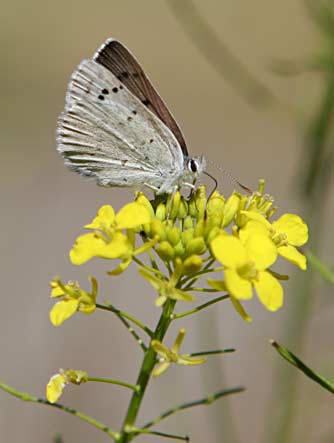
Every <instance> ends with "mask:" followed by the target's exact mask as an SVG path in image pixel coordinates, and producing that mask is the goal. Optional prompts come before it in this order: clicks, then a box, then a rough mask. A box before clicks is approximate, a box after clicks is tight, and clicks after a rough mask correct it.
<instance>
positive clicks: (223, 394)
mask: <svg viewBox="0 0 334 443" xmlns="http://www.w3.org/2000/svg"><path fill="white" fill-rule="evenodd" d="M244 390H245V388H243V387H237V388H232V389H224V390H222V391H218V392H216V393H214V394H213V395H211V396H210V397H205V398H201V399H200V400H195V401H191V402H189V403H182V404H181V405H179V406H176V407H174V408H171V409H168V410H167V411H165V412H163V413H162V414H161V415H159V416H158V417H157V418H155V419H154V420H152V421H150V422H148V423H146V424H145V425H144V426H143V427H142V429H148V428H151V427H152V426H154V425H156V424H158V423H160V422H161V421H162V420H164V419H165V418H167V417H169V416H170V415H172V414H174V413H175V412H178V411H183V410H184V409H189V408H193V407H195V406H201V405H210V404H211V403H213V402H214V401H216V400H219V399H220V398H221V397H226V396H227V395H231V394H237V393H239V392H243V391H244Z"/></svg>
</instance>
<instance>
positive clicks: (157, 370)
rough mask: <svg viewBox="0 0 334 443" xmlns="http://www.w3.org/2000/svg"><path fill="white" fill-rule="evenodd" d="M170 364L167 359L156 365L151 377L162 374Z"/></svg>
mask: <svg viewBox="0 0 334 443" xmlns="http://www.w3.org/2000/svg"><path fill="white" fill-rule="evenodd" d="M169 365H170V362H169V361H165V362H163V363H161V365H159V366H157V367H156V368H155V369H154V371H153V377H158V376H159V375H161V374H163V373H164V372H165V371H166V370H167V368H168V366H169Z"/></svg>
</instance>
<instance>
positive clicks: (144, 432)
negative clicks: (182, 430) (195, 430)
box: [132, 428, 190, 441]
mask: <svg viewBox="0 0 334 443" xmlns="http://www.w3.org/2000/svg"><path fill="white" fill-rule="evenodd" d="M132 432H135V433H136V434H149V435H158V436H159V437H166V438H172V439H174V440H183V441H190V438H189V437H188V436H187V435H185V436H182V435H176V434H166V432H160V431H148V430H146V429H138V428H134V429H132Z"/></svg>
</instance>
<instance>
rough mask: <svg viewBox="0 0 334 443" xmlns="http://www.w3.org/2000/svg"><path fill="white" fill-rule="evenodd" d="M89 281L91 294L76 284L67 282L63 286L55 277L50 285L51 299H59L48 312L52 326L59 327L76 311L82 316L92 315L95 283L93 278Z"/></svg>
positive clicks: (95, 292) (95, 293) (95, 289)
mask: <svg viewBox="0 0 334 443" xmlns="http://www.w3.org/2000/svg"><path fill="white" fill-rule="evenodd" d="M89 280H90V282H91V283H92V292H91V293H88V292H86V291H84V290H83V289H81V288H80V287H79V284H78V283H77V282H69V283H68V284H67V285H64V284H63V283H62V281H61V280H60V279H59V278H57V277H56V278H55V279H54V281H52V282H51V283H50V286H51V288H52V291H51V298H61V300H60V301H58V302H57V303H56V304H55V305H54V306H53V308H52V309H51V312H50V320H51V323H52V324H53V325H54V326H60V325H61V324H62V323H64V321H65V320H67V319H68V318H70V317H72V315H74V314H75V313H76V312H77V311H80V312H82V313H84V314H92V313H93V312H94V311H95V308H96V305H95V299H96V295H97V281H96V280H95V278H93V277H90V278H89Z"/></svg>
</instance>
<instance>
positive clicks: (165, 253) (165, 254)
mask: <svg viewBox="0 0 334 443" xmlns="http://www.w3.org/2000/svg"><path fill="white" fill-rule="evenodd" d="M157 253H158V254H159V257H160V258H161V259H162V260H165V261H170V260H172V259H173V258H174V255H175V252H174V248H173V246H172V245H171V244H170V243H168V241H163V242H161V243H160V244H159V245H158V247H157Z"/></svg>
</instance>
